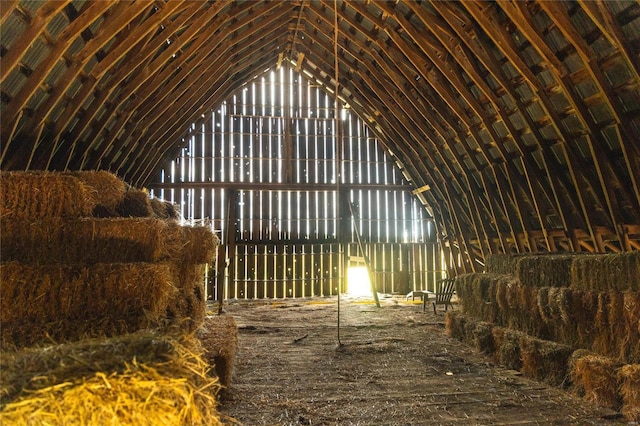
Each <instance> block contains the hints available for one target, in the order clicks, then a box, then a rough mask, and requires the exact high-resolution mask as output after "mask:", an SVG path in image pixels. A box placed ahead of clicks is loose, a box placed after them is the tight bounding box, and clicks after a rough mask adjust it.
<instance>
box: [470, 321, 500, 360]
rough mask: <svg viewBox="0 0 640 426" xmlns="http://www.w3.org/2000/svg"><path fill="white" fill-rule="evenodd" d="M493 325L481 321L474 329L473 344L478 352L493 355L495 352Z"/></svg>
mask: <svg viewBox="0 0 640 426" xmlns="http://www.w3.org/2000/svg"><path fill="white" fill-rule="evenodd" d="M492 330H493V325H492V324H490V323H488V322H484V321H479V322H477V323H476V326H475V327H474V328H473V330H472V335H473V345H474V347H475V348H476V350H477V351H478V352H481V353H484V354H487V355H491V354H493V353H494V352H495V343H494V341H493V333H492Z"/></svg>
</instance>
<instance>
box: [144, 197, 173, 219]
mask: <svg viewBox="0 0 640 426" xmlns="http://www.w3.org/2000/svg"><path fill="white" fill-rule="evenodd" d="M150 203H151V210H152V211H153V215H154V216H155V217H157V218H158V219H178V211H177V210H176V206H174V205H173V203H170V202H169V201H163V200H161V199H159V198H152V199H151V200H150Z"/></svg>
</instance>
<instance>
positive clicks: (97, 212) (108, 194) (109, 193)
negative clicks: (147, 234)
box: [70, 170, 127, 217]
mask: <svg viewBox="0 0 640 426" xmlns="http://www.w3.org/2000/svg"><path fill="white" fill-rule="evenodd" d="M70 175H71V176H75V177H77V178H78V179H80V181H81V182H82V183H83V184H84V185H85V187H86V188H87V191H88V192H89V194H90V195H91V197H92V198H93V199H94V201H95V207H94V209H93V216H94V217H113V216H117V215H118V213H117V209H118V207H119V206H120V205H121V204H122V202H123V200H124V196H125V192H126V191H127V184H126V183H125V182H124V181H123V180H121V179H120V178H118V177H117V176H116V175H114V174H113V173H110V172H107V171H104V170H101V171H81V172H72V173H70Z"/></svg>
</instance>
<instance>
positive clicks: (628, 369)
mask: <svg viewBox="0 0 640 426" xmlns="http://www.w3.org/2000/svg"><path fill="white" fill-rule="evenodd" d="M618 382H619V383H620V395H621V396H622V414H623V415H624V416H625V418H626V419H627V420H628V421H629V422H640V364H629V365H625V366H624V367H622V368H621V369H620V370H619V371H618Z"/></svg>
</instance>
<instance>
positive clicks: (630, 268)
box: [571, 251, 640, 291]
mask: <svg viewBox="0 0 640 426" xmlns="http://www.w3.org/2000/svg"><path fill="white" fill-rule="evenodd" d="M571 287H572V288H575V289H580V290H589V291H608V290H616V291H640V251H632V252H628V253H615V254H602V255H591V256H579V257H576V258H575V259H574V261H573V262H572V264H571Z"/></svg>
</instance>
